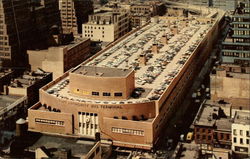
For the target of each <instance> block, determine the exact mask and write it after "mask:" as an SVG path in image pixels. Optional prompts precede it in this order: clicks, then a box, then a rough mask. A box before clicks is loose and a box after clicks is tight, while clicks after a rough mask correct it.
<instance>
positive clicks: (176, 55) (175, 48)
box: [46, 17, 212, 104]
mask: <svg viewBox="0 0 250 159" xmlns="http://www.w3.org/2000/svg"><path fill="white" fill-rule="evenodd" d="M186 21H187V25H184V26H183V21H182V20H180V19H177V20H170V21H169V22H168V21H167V20H166V19H164V18H162V19H161V18H160V19H159V21H158V22H151V23H149V24H148V25H146V26H144V27H143V28H141V29H140V30H138V31H136V32H134V33H132V34H130V35H128V36H127V37H126V38H124V39H123V40H121V41H119V42H118V43H116V44H115V45H114V46H112V47H109V48H108V49H106V50H105V51H101V52H100V53H99V54H97V55H95V56H94V57H93V58H91V59H90V60H88V61H87V62H84V63H83V64H81V66H83V65H84V66H95V67H97V69H100V67H102V68H118V69H122V70H125V69H127V70H135V86H136V87H142V88H144V89H146V90H149V92H148V93H147V94H146V95H143V96H141V97H140V98H138V99H134V98H132V97H131V98H129V99H128V100H126V101H122V102H128V103H131V102H132V103H133V102H140V103H141V102H148V101H150V100H158V99H160V97H161V96H162V95H163V93H165V92H166V91H171V90H168V89H172V88H171V87H170V88H169V86H170V85H171V84H172V82H173V81H174V80H175V79H176V77H177V76H181V74H182V73H183V72H181V70H182V69H183V67H184V66H185V65H186V62H187V61H188V60H189V59H190V58H191V57H192V55H193V52H194V51H195V49H196V48H197V47H198V45H199V44H200V42H201V41H202V40H203V38H204V37H205V35H206V34H207V32H208V31H209V29H210V28H211V27H212V24H205V23H200V22H199V21H198V20H196V18H195V17H194V18H192V19H188V20H186ZM173 28H178V31H179V32H178V34H174V33H173V31H172V30H171V29H173ZM163 36H166V37H167V39H168V40H167V41H168V42H167V44H164V43H163V42H162V37H163ZM153 45H156V46H157V47H158V53H153V52H152V46H153ZM142 54H143V55H145V57H146V61H147V62H146V65H142V64H140V60H139V58H140V55H142ZM100 72H101V71H100ZM69 82H70V81H69V78H68V77H67V76H65V77H64V78H61V79H60V80H59V81H58V82H57V83H55V84H54V85H53V86H51V87H50V88H49V89H48V90H46V91H47V92H48V93H49V92H53V93H51V94H52V95H55V96H57V97H59V98H65V99H71V100H73V101H80V102H91V103H92V102H99V103H103V102H106V103H105V104H109V102H111V104H117V102H119V101H98V100H92V99H83V98H78V97H75V96H74V95H72V94H70V92H69V88H68V83H69Z"/></svg>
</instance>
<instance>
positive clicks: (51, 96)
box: [28, 13, 223, 149]
mask: <svg viewBox="0 0 250 159" xmlns="http://www.w3.org/2000/svg"><path fill="white" fill-rule="evenodd" d="M222 15H223V13H222V14H219V16H218V17H217V18H216V19H214V23H213V25H212V26H211V27H208V28H207V27H205V26H199V27H197V28H200V30H199V31H198V33H201V35H202V38H200V39H198V38H197V36H193V35H189V34H188V33H187V32H184V30H185V29H187V30H189V31H190V29H191V30H192V31H194V32H195V31H197V30H196V29H197V28H193V27H192V26H187V28H185V29H184V30H183V32H184V33H183V34H184V36H185V37H186V38H187V39H186V40H187V41H188V43H187V45H188V46H189V47H187V48H190V51H187V50H186V52H187V54H188V55H186V56H188V58H187V59H186V61H185V62H184V64H183V65H181V66H182V67H178V66H179V64H178V61H179V60H180V59H182V58H183V57H182V55H184V54H185V51H183V50H180V51H177V52H174V51H173V53H172V54H173V55H174V54H176V56H178V57H177V59H175V60H171V59H170V58H169V60H168V63H167V61H161V62H155V63H153V62H154V61H151V62H152V63H151V66H152V67H153V69H154V71H146V73H148V76H146V75H144V76H143V73H145V70H147V69H148V65H147V64H148V63H146V65H145V66H143V65H140V67H141V68H138V66H139V62H134V61H135V59H137V58H138V57H139V56H140V54H141V53H142V52H148V54H151V55H152V57H153V58H152V59H150V58H149V57H148V56H147V60H148V61H149V60H157V59H167V57H166V58H163V57H162V58H161V56H165V55H167V54H165V51H169V50H171V49H169V48H168V47H167V44H166V43H165V44H162V43H161V42H162V40H161V37H162V36H163V34H164V35H166V32H168V36H169V37H170V35H172V31H171V30H170V29H168V28H167V27H163V26H166V25H167V23H166V19H165V18H164V17H163V18H162V19H161V20H159V21H154V22H152V23H150V24H148V25H146V26H145V27H143V28H141V29H138V30H137V31H135V32H133V33H131V34H128V35H127V36H126V37H123V38H121V39H120V40H118V41H116V42H115V43H113V44H111V45H109V46H108V47H107V48H105V49H104V50H102V51H100V52H99V53H98V54H97V55H95V56H94V57H92V58H90V59H88V60H87V61H85V62H84V63H82V64H81V65H79V66H78V67H76V68H75V69H72V70H71V71H69V72H66V73H65V74H64V75H62V76H61V77H59V78H57V79H56V80H54V81H53V82H51V83H49V84H48V85H46V86H45V87H43V88H42V89H40V102H39V103H37V104H35V105H34V106H32V107H31V108H30V109H29V112H28V113H29V115H28V117H29V130H31V131H42V132H47V133H58V134H68V133H70V134H68V135H71V136H79V137H86V138H94V136H95V134H96V133H100V134H101V138H102V139H104V140H112V142H113V145H116V146H125V147H131V148H142V149H151V148H153V147H154V145H156V144H157V142H158V140H159V139H160V136H161V132H162V128H163V127H164V125H165V124H166V123H167V121H168V120H169V119H170V118H171V115H173V113H174V112H175V111H176V109H177V108H178V105H179V104H180V103H181V102H182V100H183V97H184V95H185V93H186V92H187V90H188V89H189V88H190V86H191V84H192V82H190V81H192V79H193V78H194V77H195V76H196V75H197V73H198V72H199V70H197V68H201V66H202V65H203V64H204V61H205V60H206V59H207V57H208V56H209V53H210V51H211V49H212V46H213V42H214V40H215V39H216V38H217V35H218V30H219V27H220V25H219V24H220V23H221V18H222ZM173 23H174V22H173ZM159 28H161V29H159ZM163 28H165V29H167V30H164V29H163ZM206 31H207V32H206ZM151 32H154V33H155V35H152V34H149V33H151ZM187 34H188V35H187ZM149 35H150V36H149ZM178 36H180V37H179V38H183V37H181V36H182V34H176V35H175V36H174V35H172V36H171V37H173V39H171V40H170V41H169V42H168V43H170V44H171V43H172V45H173V46H175V43H174V40H177V39H178V38H177V37H178ZM154 37H155V38H157V39H159V38H160V40H158V41H157V44H156V43H154V42H153V41H152V40H150V39H153V38H154ZM188 37H189V38H190V39H189V38H188ZM132 38H133V40H131V39H132ZM145 38H148V40H145V42H144V43H143V40H142V39H145ZM208 39H210V41H208ZM189 40H190V41H189ZM137 41H141V43H140V45H142V46H145V47H144V49H145V50H140V49H139V48H138V47H137V46H135V45H134V44H139V42H137ZM195 41H196V42H195ZM161 44H162V45H161ZM185 44H186V43H183V45H185ZM124 45H127V47H126V48H123V46H124ZM131 45H132V46H131ZM153 47H155V49H152V48H153ZM132 48H133V49H132ZM180 48H181V46H180ZM183 48H184V47H183ZM192 48H193V49H192ZM123 49H132V50H131V51H129V52H128V53H127V52H126V53H127V54H129V53H130V54H131V55H125V54H124V51H125V50H123ZM136 50H137V51H136ZM153 50H157V51H153ZM201 52H202V54H201ZM169 54H171V53H169ZM200 55H202V56H200ZM118 57H119V58H118ZM126 57H127V60H126ZM148 61H147V62H148ZM166 63H167V64H168V65H167V66H166V65H165V64H166ZM159 65H161V66H164V65H165V66H166V67H168V69H164V68H163V69H162V70H160V69H157V67H158V66H159ZM86 67H91V68H93V69H92V71H88V70H86ZM100 67H101V68H102V67H104V68H103V69H101V68H100ZM80 68H85V71H84V69H81V72H82V73H81V74H80V75H78V76H79V77H80V78H76V79H73V78H71V76H72V75H73V74H75V71H79V69H80ZM105 68H106V69H107V68H109V69H108V70H112V69H115V70H114V71H110V72H113V73H112V77H109V76H111V75H108V74H106V73H107V72H106V71H105V70H106V69H105ZM131 68H132V69H134V70H135V75H134V77H135V78H133V72H132V73H128V72H130V71H128V70H130V69H131ZM121 69H122V70H123V71H124V72H125V75H126V76H127V79H126V80H125V81H126V82H123V84H122V83H117V80H118V79H115V78H117V77H119V78H120V79H121V77H123V76H124V75H123V76H121V75H120V73H121ZM151 69H152V68H151ZM169 70H178V71H177V72H176V73H169ZM127 71H128V72H127ZM156 71H161V72H158V73H157V72H156ZM79 73H80V72H79ZM118 74H119V75H120V76H118ZM170 74H172V75H170ZM75 76H76V75H75ZM88 76H94V77H95V78H93V79H92V80H87V77H88ZM97 76H99V77H98V78H96V77H97ZM149 76H150V77H151V76H154V77H155V78H154V79H153V78H152V77H151V78H149ZM166 76H168V77H169V78H168V79H169V81H165V83H166V84H165V83H164V80H165V79H166V78H162V77H166ZM113 77H115V78H114V79H113ZM171 77H172V78H171ZM81 79H82V80H81ZM77 80H78V81H77ZM112 80H115V81H114V82H113V81H112ZM98 81H103V82H108V83H109V85H110V84H111V83H113V84H114V86H112V85H111V88H114V90H108V91H110V93H111V94H113V92H112V91H116V90H115V87H117V86H119V87H120V86H122V87H121V88H122V91H123V92H122V93H123V94H124V92H126V90H129V91H128V92H126V93H125V94H127V95H129V93H130V92H132V94H131V95H130V96H127V95H126V96H122V97H121V99H120V100H115V99H116V96H111V97H110V99H111V100H107V99H106V97H105V99H104V97H103V91H106V89H103V88H106V86H104V85H101V84H99V83H98ZM119 81H120V80H119ZM144 81H145V82H144ZM77 82H78V84H76V85H75V83H77ZM80 82H82V83H84V82H87V83H91V85H92V86H88V88H90V89H91V88H92V89H93V90H90V91H94V92H95V93H94V94H92V93H91V95H92V97H90V96H83V95H81V94H77V93H74V92H72V89H70V86H74V85H75V86H80V85H79V83H80ZM115 82H116V83H115ZM167 82H169V83H168V84H167ZM87 83H86V84H87ZM86 84H85V85H84V84H83V85H82V87H79V92H80V93H84V92H83V91H80V89H84V88H85V86H86ZM133 84H134V85H135V88H134V86H133ZM96 85H97V86H98V88H96ZM123 88H126V89H123ZM76 89H77V88H76ZM95 89H98V90H95ZM73 91H74V89H73ZM97 91H100V92H99V97H98V98H97V97H96V96H97V93H96V92H97ZM107 93H109V92H107ZM114 93H115V92H114ZM133 94H137V95H138V94H139V95H138V96H134V95H133ZM93 97H94V98H93ZM44 110H46V111H50V112H51V113H52V114H53V115H52V114H49V113H46V111H44ZM55 114H57V115H55ZM45 115H46V116H45ZM59 116H62V118H63V120H65V121H60V120H58V117H59ZM37 118H39V119H38V120H37ZM40 119H42V120H40ZM41 121H45V123H41ZM66 121H72V123H71V125H72V130H71V127H69V126H68V123H66ZM57 123H58V124H61V125H60V126H58V125H56V124H57ZM43 124H44V125H47V126H43ZM51 126H52V127H53V130H52V129H51V128H49V127H51ZM46 127H47V128H46ZM61 127H63V128H61ZM52 131H53V132H52ZM55 131H56V132H55ZM62 131H63V132H62Z"/></svg>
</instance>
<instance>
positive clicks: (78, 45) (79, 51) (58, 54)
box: [28, 38, 90, 79]
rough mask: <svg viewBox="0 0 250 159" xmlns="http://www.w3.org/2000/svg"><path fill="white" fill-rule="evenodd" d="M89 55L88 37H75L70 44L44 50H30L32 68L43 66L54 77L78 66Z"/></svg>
mask: <svg viewBox="0 0 250 159" xmlns="http://www.w3.org/2000/svg"><path fill="white" fill-rule="evenodd" d="M89 56H90V40H89V39H86V38H75V39H74V40H73V41H71V42H69V43H68V44H64V45H58V46H53V47H49V48H47V49H43V50H28V58H29V64H30V67H31V70H37V69H38V68H41V69H42V70H44V71H47V72H52V73H53V79H56V78H57V77H59V76H61V75H62V74H63V73H64V72H66V71H68V70H69V69H71V68H72V67H75V66H77V65H78V64H80V63H81V62H83V61H84V60H85V59H87V58H88V57H89ZM51 66H53V67H51Z"/></svg>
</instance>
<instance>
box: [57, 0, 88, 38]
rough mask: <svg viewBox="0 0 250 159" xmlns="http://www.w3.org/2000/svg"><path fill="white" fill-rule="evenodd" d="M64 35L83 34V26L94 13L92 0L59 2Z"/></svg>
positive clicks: (63, 0)
mask: <svg viewBox="0 0 250 159" xmlns="http://www.w3.org/2000/svg"><path fill="white" fill-rule="evenodd" d="M59 8H60V12H61V21H62V28H63V33H65V34H67V33H73V34H74V35H77V34H81V33H82V24H83V23H85V22H87V21H88V15H89V14H92V13H93V3H92V1H91V0H59Z"/></svg>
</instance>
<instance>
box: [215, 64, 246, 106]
mask: <svg viewBox="0 0 250 159" xmlns="http://www.w3.org/2000/svg"><path fill="white" fill-rule="evenodd" d="M222 67H223V66H222ZM227 68H228V70H226V69H227ZM229 68H231V70H230V69H229ZM243 69H244V68H243ZM241 71H242V68H241V67H237V66H236V67H234V66H232V67H230V66H226V67H224V68H219V69H217V71H216V73H215V74H213V73H212V74H210V87H211V100H213V101H219V100H224V101H225V102H228V103H231V104H232V107H233V108H238V109H248V110H249V106H250V103H249V98H250V90H249V87H250V81H249V78H250V76H249V70H248V68H246V71H247V72H246V73H243V72H241ZM232 86H233V87H232Z"/></svg>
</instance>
